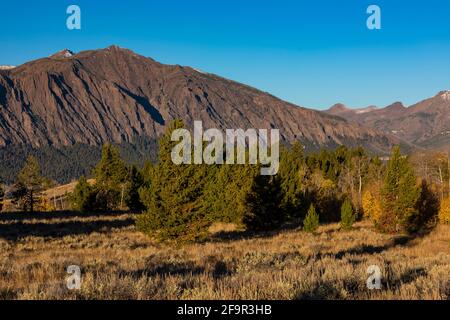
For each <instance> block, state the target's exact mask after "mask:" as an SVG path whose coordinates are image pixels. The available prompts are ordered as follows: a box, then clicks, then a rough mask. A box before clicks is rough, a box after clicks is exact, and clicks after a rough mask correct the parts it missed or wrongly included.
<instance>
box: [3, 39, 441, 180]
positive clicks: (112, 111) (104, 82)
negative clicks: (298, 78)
mask: <svg viewBox="0 0 450 320" xmlns="http://www.w3.org/2000/svg"><path fill="white" fill-rule="evenodd" d="M447 109H448V110H450V99H449V92H448V91H446V92H441V93H440V94H439V95H437V96H436V97H433V98H431V99H428V100H424V101H422V102H421V103H418V104H417V105H414V106H411V107H409V108H405V107H403V105H401V104H399V103H397V104H394V105H392V106H389V107H387V108H384V109H378V108H376V107H369V108H366V109H359V110H351V109H349V108H346V107H345V106H344V105H335V106H333V107H332V108H331V109H329V110H328V111H326V112H322V111H317V110H311V109H307V108H303V107H300V106H297V105H294V104H291V103H288V102H285V101H283V100H281V99H279V98H277V97H274V96H273V95H271V94H269V93H266V92H262V91H260V90H257V89H255V88H252V87H250V86H247V85H244V84H241V83H238V82H235V81H231V80H228V79H225V78H223V77H220V76H218V75H214V74H211V73H205V72H202V71H199V70H196V69H194V68H191V67H186V66H180V65H165V64H161V63H159V62H157V61H155V60H153V59H151V58H148V57H144V56H141V55H139V54H136V53H134V52H133V51H130V50H128V49H123V48H120V47H117V46H111V47H108V48H105V49H100V50H90V51H83V52H79V53H74V52H72V51H70V50H68V49H65V50H62V51H60V52H57V53H55V54H53V55H51V56H49V57H45V58H42V59H38V60H35V61H31V62H28V63H25V64H23V65H20V66H17V67H8V68H0V162H1V160H4V159H9V160H8V161H9V164H8V165H9V166H8V167H7V168H8V169H5V170H6V171H8V170H9V171H17V168H16V166H18V163H20V162H21V161H19V160H14V159H15V157H14V154H15V153H17V154H21V155H22V156H23V155H24V154H25V153H26V152H25V151H24V149H23V148H26V150H32V151H33V152H35V153H39V152H38V151H39V150H42V149H45V150H47V151H46V154H48V153H49V151H48V150H49V148H50V149H51V150H54V154H60V155H61V156H62V157H66V158H65V160H62V159H63V158H58V159H57V161H59V162H61V161H71V160H70V159H69V156H68V155H71V154H73V153H72V152H67V150H69V149H70V148H72V147H73V146H76V148H77V150H78V151H77V153H80V152H79V150H80V148H81V147H80V146H85V147H84V149H88V150H92V148H94V149H95V150H98V147H99V146H101V145H102V144H103V143H105V142H112V143H115V144H118V145H122V146H123V145H126V146H127V148H128V149H127V150H128V153H130V150H131V149H133V150H135V151H136V152H137V153H136V155H135V156H134V157H135V158H140V157H141V158H144V157H146V156H147V155H146V154H144V153H143V151H142V150H139V147H136V141H141V142H142V141H156V139H157V138H158V137H159V136H161V135H162V134H163V132H164V130H165V127H166V126H167V124H168V123H170V122H171V121H173V120H175V119H181V120H183V121H184V123H185V124H186V126H187V127H191V126H192V125H193V122H194V121H195V120H201V121H202V122H203V127H204V128H205V129H206V128H218V129H238V128H242V129H248V128H255V129H271V128H277V129H279V130H280V135H281V139H282V141H283V142H285V143H292V142H294V141H297V140H298V141H301V142H302V143H303V144H304V145H305V148H306V149H307V150H318V149H320V148H334V147H336V146H338V145H347V146H364V147H365V148H367V149H368V150H370V151H371V152H373V153H378V154H386V153H387V152H389V150H390V149H391V147H392V146H393V145H394V144H401V145H403V146H404V148H409V149H410V148H414V147H416V146H417V147H419V148H424V147H430V146H433V147H441V146H447V145H450V134H449V132H450V120H449V116H450V115H447V114H448V112H447V111H446V110H447ZM447 123H448V124H449V125H448V126H447ZM447 130H448V131H447ZM142 145H146V146H147V145H148V144H145V143H144V144H142V143H140V144H139V146H142ZM82 149H83V148H82ZM144 149H145V148H144ZM17 150H20V152H18V151H17ZM64 150H65V151H64ZM145 150H146V151H145V152H147V151H148V150H147V149H145ZM52 152H53V151H52ZM89 152H91V151H89ZM2 153H3V156H2ZM97 155H98V152H97V153H96V156H97ZM40 158H41V162H45V161H47V160H46V156H42V154H41V157H40ZM94 158H95V157H94ZM11 161H13V162H14V163H13V164H11ZM83 166H86V164H80V166H79V167H80V168H81V167H83ZM50 167H51V165H50ZM2 168H3V169H4V167H2V166H1V165H0V169H2ZM11 168H13V169H14V170H12V169H11ZM80 168H79V169H80ZM50 169H51V168H50ZM5 170H3V171H5ZM61 170H63V169H61ZM83 170H84V171H83ZM83 170H81V169H80V170H75V171H73V172H69V173H66V174H65V177H64V180H67V179H69V178H70V177H71V176H73V177H72V178H75V177H76V175H77V174H79V173H80V172H81V173H82V172H85V171H86V170H87V169H83ZM0 174H2V173H0ZM10 176H11V174H9V175H8V177H7V178H5V177H3V178H4V179H6V180H10ZM53 176H54V178H55V179H59V176H58V174H56V173H55V174H53ZM59 180H61V179H59Z"/></svg>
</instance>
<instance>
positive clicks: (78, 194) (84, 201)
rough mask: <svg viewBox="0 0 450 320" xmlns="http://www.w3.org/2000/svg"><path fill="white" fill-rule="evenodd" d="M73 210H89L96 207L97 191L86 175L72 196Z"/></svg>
mask: <svg viewBox="0 0 450 320" xmlns="http://www.w3.org/2000/svg"><path fill="white" fill-rule="evenodd" d="M70 202H71V207H72V210H76V211H82V212H84V211H89V210H93V209H94V202H95V193H94V192H93V188H92V187H91V185H90V184H89V183H88V181H87V180H86V178H85V177H84V176H81V177H80V179H79V180H78V183H77V185H76V186H75V189H74V191H73V193H72V194H71V196H70Z"/></svg>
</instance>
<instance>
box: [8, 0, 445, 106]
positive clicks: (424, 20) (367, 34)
mask: <svg viewBox="0 0 450 320" xmlns="http://www.w3.org/2000/svg"><path fill="white" fill-rule="evenodd" d="M116 2H117V3H116ZM70 4H76V5H79V6H80V8H81V18H82V29H81V30H73V31H70V30H68V29H67V28H66V19H67V16H68V15H67V14H66V8H67V6H68V5H70ZM370 4H377V5H379V6H380V8H381V14H382V16H381V18H382V29H381V30H369V29H367V27H366V19H367V17H368V15H367V14H366V9H367V7H368V6H369V5H370ZM1 11H2V14H1V19H0V64H13V65H18V64H21V63H23V62H26V61H28V60H32V59H36V58H40V57H43V56H48V55H50V54H52V53H54V52H56V51H59V50H61V49H64V48H69V49H71V50H73V51H81V50H86V49H95V48H102V47H107V46H109V45H111V44H116V45H119V46H121V47H126V48H129V49H132V50H134V51H136V52H137V53H140V54H142V55H145V56H149V57H152V58H154V59H156V60H158V61H160V62H163V63H169V64H181V65H189V66H193V67H195V68H198V69H201V70H204V71H208V72H212V73H216V74H219V75H221V76H224V77H227V78H230V79H233V80H236V81H239V82H243V83H246V84H249V85H251V86H254V87H257V88H259V89H261V90H264V91H267V92H270V93H272V94H274V95H276V96H278V97H280V98H282V99H284V100H287V101H290V102H293V103H296V104H298V105H301V106H306V107H312V108H317V109H323V108H328V107H329V106H330V105H332V104H334V103H336V102H342V103H345V104H347V105H349V106H351V107H364V106H367V105H378V106H385V105H387V104H390V103H392V102H394V101H403V102H404V103H405V104H412V103H415V102H417V101H419V100H422V99H424V98H427V97H430V96H432V95H434V94H436V93H437V92H438V91H440V90H444V89H447V90H448V89H450V19H449V14H450V1H444V0H427V1H425V0H421V1H405V0H371V1H366V0H334V1H332V0H322V1H320V0H318V1H301V0H296V1H287V0H278V1H275V0H271V1H269V0H239V1H238V0H208V1H206V0H188V1H187V0H183V1H181V0H164V1H162V0H161V1H152V0H147V1H143V0H141V1H138V0H127V1H120V3H119V1H103V0H95V1H92V0H86V1H82V0H73V1H65V0H54V1H31V0H30V1H23V0H16V1H8V2H6V1H2V3H1ZM5 13H6V14H5Z"/></svg>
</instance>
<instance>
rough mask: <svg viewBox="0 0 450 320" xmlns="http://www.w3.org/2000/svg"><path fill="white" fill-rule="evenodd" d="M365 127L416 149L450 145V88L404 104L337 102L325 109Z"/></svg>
mask: <svg viewBox="0 0 450 320" xmlns="http://www.w3.org/2000/svg"><path fill="white" fill-rule="evenodd" d="M326 112H327V113H328V114H331V115H335V116H340V117H344V118H345V119H349V120H350V121H352V122H355V123H358V124H360V125H363V126H365V127H369V128H373V129H376V130H379V131H381V132H383V133H385V134H391V135H393V136H395V137H397V138H398V139H400V140H401V141H406V142H408V143H409V144H410V145H413V146H415V147H416V148H419V149H428V150H430V149H444V150H446V149H450V91H441V92H439V93H438V94H437V95H435V96H434V97H432V98H429V99H425V100H423V101H421V102H418V103H416V104H414V105H412V106H409V107H405V106H404V105H403V104H402V103H401V102H395V103H393V104H391V105H389V106H387V107H385V108H376V107H373V106H370V107H368V108H364V109H350V108H347V107H346V106H344V105H342V104H336V105H334V106H332V107H331V108H330V109H329V110H327V111H326Z"/></svg>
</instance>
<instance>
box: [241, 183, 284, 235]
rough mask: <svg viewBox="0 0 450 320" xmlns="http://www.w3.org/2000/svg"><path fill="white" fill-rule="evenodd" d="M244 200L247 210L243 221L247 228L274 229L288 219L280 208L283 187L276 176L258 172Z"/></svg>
mask: <svg viewBox="0 0 450 320" xmlns="http://www.w3.org/2000/svg"><path fill="white" fill-rule="evenodd" d="M244 201H245V207H246V212H245V215H244V219H243V222H244V224H245V226H246V227H247V230H252V231H268V230H273V229H276V228H278V227H280V226H281V225H282V224H283V223H284V222H285V220H286V215H285V212H284V211H283V210H280V202H281V187H280V182H279V180H278V178H277V177H276V176H263V175H260V174H256V175H255V176H254V178H253V181H252V184H251V187H250V190H249V191H248V193H247V194H246V195H245V198H244Z"/></svg>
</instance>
